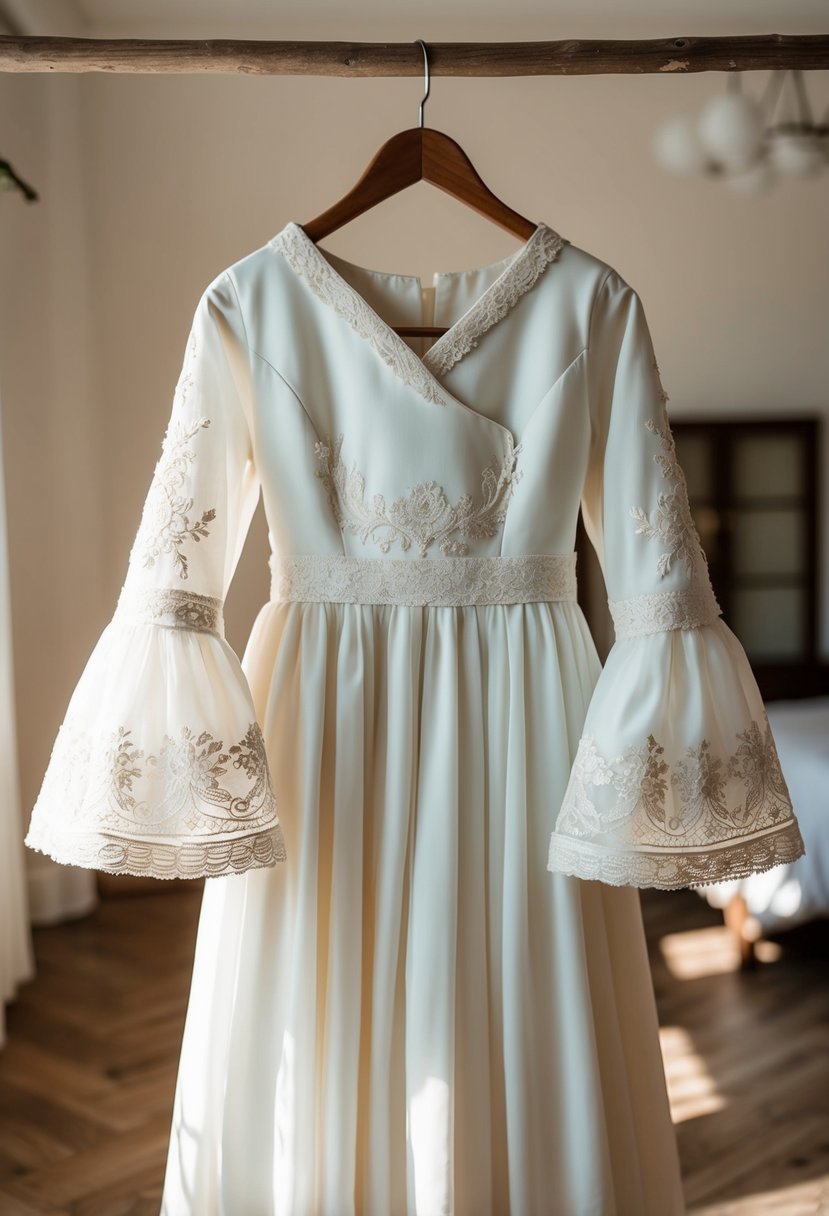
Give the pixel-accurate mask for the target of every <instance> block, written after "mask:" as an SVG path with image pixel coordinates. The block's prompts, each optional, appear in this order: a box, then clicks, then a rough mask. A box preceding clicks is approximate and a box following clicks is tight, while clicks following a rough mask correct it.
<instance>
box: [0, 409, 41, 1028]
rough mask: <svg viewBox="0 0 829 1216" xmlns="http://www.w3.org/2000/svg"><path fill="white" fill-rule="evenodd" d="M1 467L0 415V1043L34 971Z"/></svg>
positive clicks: (0, 418) (2, 469) (4, 492)
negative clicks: (14, 1002)
mask: <svg viewBox="0 0 829 1216" xmlns="http://www.w3.org/2000/svg"><path fill="white" fill-rule="evenodd" d="M4 468H5V466H4V461H3V429H2V417H0V1045H2V1044H3V1043H4V1042H5V1038H6V1018H5V1006H6V1002H7V1001H9V1000H11V999H12V998H13V997H14V995H15V993H16V992H17V987H18V985H19V984H21V983H22V982H23V981H24V980H27V979H31V977H32V975H33V974H34V958H33V954H32V940H31V934H30V932H29V914H28V908H27V899H26V872H25V864H24V858H23V854H24V848H23V829H24V823H23V816H22V809H21V806H20V785H19V780H18V770H17V732H16V730H15V713H14V668H13V664H12V619H11V594H10V589H9V546H8V532H7V528H6V489H5V477H4Z"/></svg>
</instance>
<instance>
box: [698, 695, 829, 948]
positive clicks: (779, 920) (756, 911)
mask: <svg viewBox="0 0 829 1216" xmlns="http://www.w3.org/2000/svg"><path fill="white" fill-rule="evenodd" d="M766 710H767V712H768V717H769V722H770V724H771V730H772V734H773V736H774V740H775V743H776V744H777V751H778V754H779V756H780V764H781V767H782V769H783V776H784V777H785V779H786V784H787V785H788V787H789V793H790V794H791V798H792V804H793V806H794V811H795V815H796V816H797V818H798V822H799V824H800V831H801V833H802V835H803V840H804V842H805V845H806V852H805V854H804V855H803V856H802V857H799V858H798V860H797V861H795V862H792V863H791V864H790V865H782V866H775V867H774V869H772V870H767V871H766V872H765V873H764V874H752V875H751V877H749V878H745V879H742V880H739V881H733V882H722V883H714V884H712V885H711V886H708V887H700V888H698V889H699V893H700V895H702V896H703V898H705V899H706V900H707V901H708V902H709V903H710V904H711V905H713V906H714V907H717V908H722V907H724V906H725V904H726V903H727V902H728V901H729V899H730V898H731V897H732V895H734V894H735V893H737V892H739V893H740V894H741V895H742V896H743V897H744V899H745V901H746V904H747V906H748V910H749V912H750V913H751V915H752V916H755V917H756V918H757V920H758V921H759V923H760V925H761V927H762V929H763V930H764V931H766V932H770V931H775V930H779V929H788V928H791V927H792V926H793V925H796V924H801V923H803V922H804V921H807V920H812V919H813V918H815V917H821V916H829V697H811V698H807V699H805V700H802V701H774V702H771V703H770V704H768V705H767V706H766Z"/></svg>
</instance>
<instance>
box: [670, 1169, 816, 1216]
mask: <svg viewBox="0 0 829 1216" xmlns="http://www.w3.org/2000/svg"><path fill="white" fill-rule="evenodd" d="M827 1212H829V1176H825V1177H823V1178H812V1179H811V1180H810V1181H809V1182H801V1183H798V1185H797V1186H787V1187H781V1188H780V1190H774V1191H765V1192H760V1193H758V1194H755V1195H744V1196H742V1197H741V1198H740V1199H734V1200H731V1201H729V1202H728V1203H710V1204H709V1203H706V1204H702V1205H695V1206H693V1207H689V1208H688V1216H825V1214H826V1213H827Z"/></svg>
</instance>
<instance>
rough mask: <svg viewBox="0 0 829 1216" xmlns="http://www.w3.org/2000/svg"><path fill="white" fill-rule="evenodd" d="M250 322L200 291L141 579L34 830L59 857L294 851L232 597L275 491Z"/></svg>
mask: <svg viewBox="0 0 829 1216" xmlns="http://www.w3.org/2000/svg"><path fill="white" fill-rule="evenodd" d="M251 399H252V389H251V384H250V376H249V361H248V351H247V343H246V340H245V333H244V324H243V320H242V317H241V313H240V310H239V306H238V301H237V299H236V295H235V291H234V288H233V284H232V282H231V281H230V278H229V276H228V275H226V274H225V275H221V276H219V278H218V279H216V280H214V282H213V283H212V284H211V285H210V286H209V287H208V288H207V290H206V291H205V292H204V294H203V295H202V297H201V299H200V300H199V303H198V305H197V308H196V311H195V315H194V318H193V324H192V327H191V330H190V334H189V337H188V340H187V344H186V348H185V354H184V360H183V365H182V368H181V374H180V376H179V379H178V382H177V384H176V386H175V390H174V392H173V401H172V409H171V413H170V416H169V421H168V424H167V429H166V433H165V435H164V438H163V440H162V443H161V452H160V456H159V459H158V462H157V464H156V466H155V470H154V472H153V474H152V478H151V480H150V484H149V488H148V491H147V495H146V499H145V502H144V507H143V511H142V513H141V518H140V523H139V525H138V529H137V533H136V536H135V541H134V543H133V546H132V549H131V552H130V554H129V560H128V563H127V571H126V578H125V580H124V585H123V587H122V590H121V594H120V596H119V599H118V603H117V606H116V609H115V612H114V614H113V617H112V619H111V621H110V622H109V624H108V625H107V626H106V628H105V629H104V631H103V633H102V635H101V637H100V638H99V640H98V642H97V644H96V646H95V648H94V650H93V652H92V654H91V655H90V656H89V659H88V661H87V663H86V666H85V668H84V670H83V672H82V674H81V676H80V679H79V681H78V683H77V686H76V687H75V690H74V692H73V694H72V697H71V700H70V702H69V706H68V708H67V711H66V715H65V718H64V721H63V723H62V724H61V726H60V729H59V731H58V735H57V738H56V740H55V744H54V747H53V749H52V753H51V757H50V760H49V765H48V768H47V771H46V774H45V777H44V780H43V784H42V787H41V790H40V793H39V795H38V798H37V801H36V803H35V806H34V808H33V811H32V817H31V823H30V826H29V831H28V834H27V836H26V843H27V844H28V845H29V847H30V848H34V849H39V850H40V851H42V852H44V853H47V854H49V855H50V856H51V857H53V858H54V859H55V860H56V861H60V862H64V863H67V864H74V865H80V866H87V867H90V868H94V869H100V870H107V871H111V872H117V873H127V874H143V875H151V876H153V877H156V878H172V877H183V878H196V877H202V876H207V877H212V876H216V875H221V874H236V873H241V872H243V871H245V870H247V869H250V868H253V867H257V866H267V865H273V864H274V863H275V862H276V861H278V860H280V859H281V858H283V857H284V856H285V847H284V840H283V837H282V832H281V828H280V825H279V821H278V817H277V813H276V805H275V798H274V791H273V784H272V778H271V774H270V771H269V767H268V760H267V755H266V749H265V741H264V738H263V735H262V731H261V729H260V726H259V723H258V721H257V716H256V711H255V708H254V705H253V700H252V696H251V691H250V688H249V686H248V683H247V680H246V678H245V675H244V673H243V671H242V668H241V664H240V662H239V659H238V657H237V655H236V654H235V653H234V651H233V650H232V649H231V647H230V646H229V645H228V644H227V641H226V640H225V636H224V620H223V606H224V599H225V596H226V594H227V590H228V587H229V584H230V581H231V579H232V577H233V573H234V570H235V568H236V563H237V561H238V557H239V554H240V552H241V548H242V544H243V543H244V539H245V536H246V534H247V530H248V527H249V525H250V520H251V517H252V515H253V511H254V509H255V506H256V502H257V499H258V495H259V482H258V477H257V474H256V468H255V464H254V459H253V451H252V444H251V431H250V425H249V416H250V409H251Z"/></svg>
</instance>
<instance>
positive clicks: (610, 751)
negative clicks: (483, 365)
mask: <svg viewBox="0 0 829 1216" xmlns="http://www.w3.org/2000/svg"><path fill="white" fill-rule="evenodd" d="M588 393H589V408H590V413H591V445H590V453H589V459H588V465H587V471H586V477H585V485H584V493H583V498H582V511H583V516H584V521H585V527H586V530H587V532H588V535H589V537H590V539H591V541H592V543H593V545H594V547H595V549H596V552H597V554H598V556H599V560H600V562H601V566H602V570H603V572H604V577H605V583H606V586H607V594H608V602H609V606H610V611H611V614H612V617H613V622H614V626H615V632H616V641H615V644H614V646H613V647H612V649H611V652H610V654H609V655H608V658H607V662H606V663H605V666H604V669H603V671H602V672H601V675H600V677H599V680H598V682H597V684H596V687H595V689H594V691H593V696H592V699H591V702H590V705H589V707H588V710H587V714H586V718H585V722H584V730H583V734H582V738H581V740H580V742H579V744H578V747H577V750H576V753H575V756H574V758H573V766H572V770H571V772H570V775H569V780H568V783H567V787H566V790H565V793H564V797H563V800H562V802H561V806H560V809H559V812H558V815H557V818H556V822H555V826H554V830H553V832H552V835H551V840H550V850H549V858H548V867H549V869H551V870H559V871H562V872H564V873H567V874H572V875H575V876H577V877H581V878H592V879H599V880H601V881H604V882H609V883H619V884H626V885H633V886H655V887H666V888H668V887H681V886H697V885H700V884H703V883H710V882H717V881H721V880H723V879H728V878H741V877H744V876H746V875H748V874H750V873H754V872H756V871H759V870H764V869H768V868H769V867H771V866H774V865H778V864H780V863H782V862H788V861H792V860H794V859H795V858H796V857H798V856H800V855H801V853H802V852H803V851H804V847H803V841H802V838H801V836H800V832H799V828H798V824H797V821H796V819H795V816H794V813H793V810H792V805H791V800H790V798H789V793H788V790H787V788H786V784H785V781H784V780H783V775H782V772H781V770H780V765H779V762H778V757H777V751H776V748H775V744H774V739H773V737H772V734H771V730H770V727H769V723H768V718H767V716H766V712H765V707H764V705H763V701H762V698H761V696H760V692H759V689H758V688H757V684H756V681H755V679H754V675H753V673H752V671H751V668H750V666H749V663H748V660H747V658H746V655H745V652H744V650H743V648H742V646H741V645H740V643H739V641H738V639H737V638H736V637H735V636H734V634H733V633H732V632H731V630H730V629H729V628H728V626H727V625H726V624H725V622H724V621H723V620H722V617H721V615H720V607H719V605H718V603H717V601H716V598H715V596H714V592H713V590H712V587H711V581H710V577H709V572H708V565H707V562H706V559H705V554H704V552H703V549H702V546H701V544H700V541H699V537H698V535H697V531H696V528H695V527H694V521H693V518H692V515H691V510H690V507H689V502H688V492H687V488H686V483H685V477H684V475H683V472H682V469H681V467H680V465H679V462H678V461H677V456H676V450H675V447H674V441H673V436H672V434H671V430H670V425H669V422H668V416H667V411H666V402H667V400H668V396H667V393H666V392H665V390H664V388H663V387H662V381H661V377H660V374H659V368H658V365H657V362H656V357H655V355H654V350H653V344H652V341H651V335H650V332H649V329H648V325H647V322H646V319H645V314H644V310H643V308H642V304H641V301H640V300H639V297H638V296H637V295H636V293H635V292H634V291H633V290H632V288H630V287H629V286H628V284H627V283H625V282H624V280H623V279H622V278H621V277H620V276H619V275H618V274H617V273H616V272H615V271H613V270H611V271H610V272H609V273H608V274H607V275H606V276H605V279H604V281H603V283H602V285H601V287H600V289H599V291H598V293H597V297H596V299H595V301H594V306H593V312H592V316H591V324H590V339H589V343H588Z"/></svg>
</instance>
